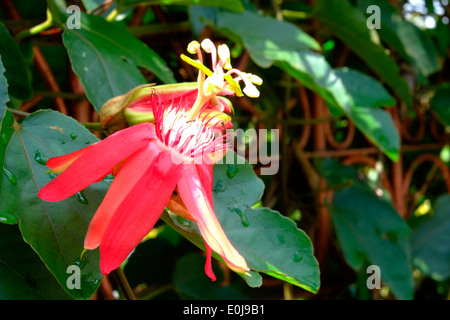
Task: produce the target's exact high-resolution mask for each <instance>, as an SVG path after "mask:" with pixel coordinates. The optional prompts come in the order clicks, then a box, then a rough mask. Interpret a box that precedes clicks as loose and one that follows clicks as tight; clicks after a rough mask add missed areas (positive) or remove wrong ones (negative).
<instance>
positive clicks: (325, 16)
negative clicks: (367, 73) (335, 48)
mask: <svg viewBox="0 0 450 320" xmlns="http://www.w3.org/2000/svg"><path fill="white" fill-rule="evenodd" d="M313 15H314V17H315V18H316V19H317V20H318V21H320V22H321V23H322V24H323V25H324V26H325V27H326V28H327V29H328V30H329V31H330V32H332V33H333V34H335V35H336V36H337V37H339V38H340V39H341V40H342V41H343V42H345V43H346V44H347V45H348V46H349V47H350V48H351V49H352V50H353V51H354V52H355V53H356V54H357V55H358V56H359V57H360V58H361V59H362V60H364V61H365V62H366V63H367V65H368V66H369V67H370V68H371V69H372V70H373V71H374V72H376V74H377V75H378V76H379V77H380V78H381V80H382V81H383V82H385V83H386V84H388V85H389V87H391V88H392V90H393V91H394V92H395V93H396V94H397V96H398V97H399V98H401V99H402V100H403V101H405V102H406V103H407V104H408V105H411V104H412V97H411V93H410V90H409V88H408V85H407V83H406V81H405V79H403V77H401V75H400V70H399V68H398V66H397V64H396V63H395V62H394V60H392V59H391V57H390V56H389V55H387V54H386V53H385V51H384V48H383V47H382V46H381V45H378V44H375V43H374V42H373V41H372V39H371V36H370V30H369V29H368V28H367V26H366V18H365V16H364V15H363V13H362V12H361V11H359V10H358V9H357V8H355V7H353V6H352V5H351V4H350V3H349V2H348V1H345V0H326V1H325V0H319V1H317V2H316V5H315V6H314V10H313Z"/></svg>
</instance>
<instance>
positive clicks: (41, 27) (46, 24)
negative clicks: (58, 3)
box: [15, 9, 53, 42]
mask: <svg viewBox="0 0 450 320" xmlns="http://www.w3.org/2000/svg"><path fill="white" fill-rule="evenodd" d="M52 25H53V16H52V13H51V11H50V10H48V9H47V20H45V21H44V22H42V23H40V24H38V25H36V26H34V27H32V28H30V29H28V30H25V31H22V32H20V33H19V34H17V35H16V37H15V39H16V41H17V42H20V41H21V40H22V39H23V38H26V37H29V36H32V35H35V34H39V33H41V32H42V31H44V30H45V29H48V28H50V27H51V26H52Z"/></svg>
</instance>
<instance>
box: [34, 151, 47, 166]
mask: <svg viewBox="0 0 450 320" xmlns="http://www.w3.org/2000/svg"><path fill="white" fill-rule="evenodd" d="M34 160H35V161H36V162H37V163H39V164H42V165H45V164H46V163H47V160H48V159H47V158H46V157H44V156H42V153H41V150H34Z"/></svg>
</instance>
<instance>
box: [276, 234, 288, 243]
mask: <svg viewBox="0 0 450 320" xmlns="http://www.w3.org/2000/svg"><path fill="white" fill-rule="evenodd" d="M277 238H278V241H280V243H285V242H286V238H285V237H284V235H283V234H281V233H279V234H278V235H277Z"/></svg>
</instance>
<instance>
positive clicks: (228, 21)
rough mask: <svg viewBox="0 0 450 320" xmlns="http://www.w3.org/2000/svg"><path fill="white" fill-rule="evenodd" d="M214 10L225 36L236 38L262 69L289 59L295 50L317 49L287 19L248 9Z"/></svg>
mask: <svg viewBox="0 0 450 320" xmlns="http://www.w3.org/2000/svg"><path fill="white" fill-rule="evenodd" d="M217 12H218V14H217V20H216V27H217V28H218V29H219V30H220V31H221V32H222V33H225V34H226V35H227V36H228V37H230V34H233V35H234V37H235V38H236V37H238V38H239V39H240V40H241V42H242V43H243V44H244V45H245V47H246V49H247V50H248V53H249V54H250V56H251V57H252V59H253V61H254V62H255V63H256V64H258V65H259V66H261V67H263V68H268V67H270V66H271V65H272V64H273V63H274V62H275V61H280V60H281V61H289V59H290V57H291V56H292V55H293V54H295V53H296V52H298V51H302V50H307V49H312V50H320V45H319V44H318V43H317V41H316V40H315V39H314V38H312V37H311V36H309V35H308V34H307V33H305V32H303V30H301V29H299V28H297V27H296V26H295V25H294V24H291V23H289V22H285V21H280V20H277V19H274V18H272V17H268V16H262V15H259V14H257V13H253V12H250V11H245V12H242V13H236V12H229V11H225V10H217ZM243 22H245V23H243Z"/></svg>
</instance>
